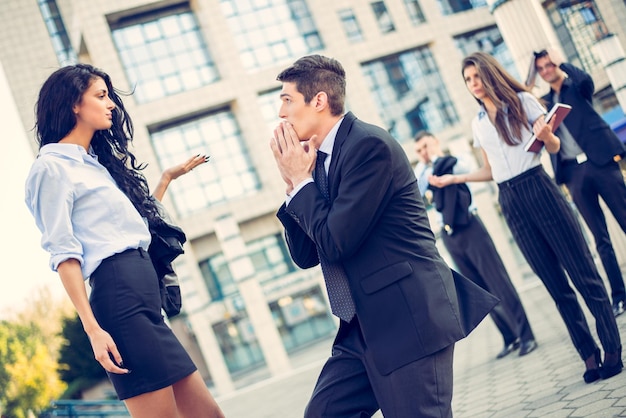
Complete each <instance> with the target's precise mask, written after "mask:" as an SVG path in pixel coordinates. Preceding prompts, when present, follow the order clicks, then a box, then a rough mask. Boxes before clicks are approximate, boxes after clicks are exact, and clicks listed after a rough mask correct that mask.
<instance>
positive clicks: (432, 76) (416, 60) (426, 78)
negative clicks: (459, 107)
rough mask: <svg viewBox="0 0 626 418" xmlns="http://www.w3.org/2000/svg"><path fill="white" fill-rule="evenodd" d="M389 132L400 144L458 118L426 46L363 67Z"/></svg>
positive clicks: (439, 128) (450, 123)
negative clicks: (421, 131) (419, 133)
mask: <svg viewBox="0 0 626 418" xmlns="http://www.w3.org/2000/svg"><path fill="white" fill-rule="evenodd" d="M362 70H363V73H364V75H365V77H366V79H367V81H368V85H369V89H370V91H372V93H373V94H374V99H375V101H376V103H377V104H378V106H379V113H380V116H381V118H382V120H383V121H384V122H385V124H386V127H387V129H388V130H389V132H390V133H391V134H392V135H393V136H394V137H395V138H396V139H397V140H398V141H400V142H405V141H411V140H412V139H413V136H414V135H415V134H416V133H417V132H418V131H420V130H422V129H426V130H429V131H432V132H438V131H440V130H442V129H444V128H446V127H449V126H452V125H453V124H455V123H456V122H458V120H459V118H458V115H457V113H456V110H455V109H454V106H453V104H452V102H451V100H450V97H449V96H448V92H447V90H446V87H445V85H444V84H443V81H442V79H441V76H440V75H439V69H438V68H437V64H436V63H435V60H434V59H433V56H432V54H431V52H430V49H428V47H422V48H417V49H414V50H411V51H406V52H402V53H400V54H395V55H391V56H388V57H385V58H381V59H378V60H375V61H371V62H368V63H365V64H363V65H362Z"/></svg>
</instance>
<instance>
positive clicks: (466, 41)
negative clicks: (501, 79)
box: [454, 25, 523, 81]
mask: <svg viewBox="0 0 626 418" xmlns="http://www.w3.org/2000/svg"><path fill="white" fill-rule="evenodd" d="M454 41H455V43H456V46H457V48H459V50H460V51H461V54H462V55H463V56H464V57H466V56H468V55H470V54H472V53H474V52H476V51H482V52H486V53H488V54H491V55H492V56H493V57H494V58H495V59H496V60H498V62H500V64H502V66H503V67H504V68H505V69H506V70H507V71H508V72H509V73H510V74H511V75H512V76H513V77H515V78H516V79H517V80H519V81H523V80H521V79H520V77H519V74H518V72H517V68H516V67H515V63H514V62H513V57H512V56H511V52H510V51H509V49H508V48H507V46H506V44H505V43H504V40H503V39H502V35H501V34H500V30H498V27H497V26H495V25H494V26H490V27H488V28H483V29H479V30H477V31H475V32H470V33H466V34H463V35H459V36H457V37H455V38H454Z"/></svg>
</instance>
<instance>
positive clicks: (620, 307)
mask: <svg viewBox="0 0 626 418" xmlns="http://www.w3.org/2000/svg"><path fill="white" fill-rule="evenodd" d="M623 313H624V301H623V300H620V301H617V302H613V315H615V316H620V315H621V314H623Z"/></svg>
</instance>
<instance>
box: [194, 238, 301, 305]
mask: <svg viewBox="0 0 626 418" xmlns="http://www.w3.org/2000/svg"><path fill="white" fill-rule="evenodd" d="M246 249H247V253H248V257H250V261H251V262H252V265H253V266H254V272H255V276H254V278H255V280H257V281H258V282H259V283H261V284H263V283H266V282H269V281H271V280H274V279H276V278H279V277H282V276H284V275H287V274H289V273H293V272H294V271H296V268H295V266H294V264H293V262H292V261H291V257H290V256H289V252H288V250H287V245H286V244H285V241H284V240H283V239H282V237H281V235H280V234H277V235H269V236H267V237H263V238H260V239H257V240H253V241H250V242H249V243H247V244H246ZM199 266H200V271H201V272H202V276H203V277H204V281H205V283H206V285H207V289H208V291H209V295H211V300H223V299H224V298H225V297H229V296H233V295H236V294H238V293H239V290H238V289H237V284H236V283H235V281H234V280H233V276H232V274H231V273H230V270H229V267H228V262H227V260H226V258H225V257H224V254H222V253H219V254H216V255H214V256H212V257H210V258H209V259H207V260H204V261H202V262H201V263H199Z"/></svg>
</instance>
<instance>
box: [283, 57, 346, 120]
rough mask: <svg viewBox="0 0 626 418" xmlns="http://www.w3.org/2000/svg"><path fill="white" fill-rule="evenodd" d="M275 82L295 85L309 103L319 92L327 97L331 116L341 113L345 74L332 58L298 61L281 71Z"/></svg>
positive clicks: (305, 58) (344, 91) (343, 99)
mask: <svg viewBox="0 0 626 418" xmlns="http://www.w3.org/2000/svg"><path fill="white" fill-rule="evenodd" d="M276 80H278V81H280V82H283V83H295V85H296V90H298V91H299V92H300V93H302V95H303V96H304V101H305V102H306V103H309V102H310V101H311V100H312V99H313V97H315V95H316V94H317V93H319V92H321V91H323V92H324V93H326V95H327V96H328V104H329V106H330V112H331V114H332V115H333V116H338V115H341V114H342V113H343V108H344V103H345V98H346V72H345V71H344V69H343V67H342V66H341V63H339V61H337V60H336V59H334V58H328V57H324V56H322V55H308V56H305V57H302V58H300V59H298V60H297V61H296V62H294V63H293V64H292V65H291V66H290V67H289V68H286V69H285V70H283V71H282V72H281V73H280V74H278V76H277V77H276Z"/></svg>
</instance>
